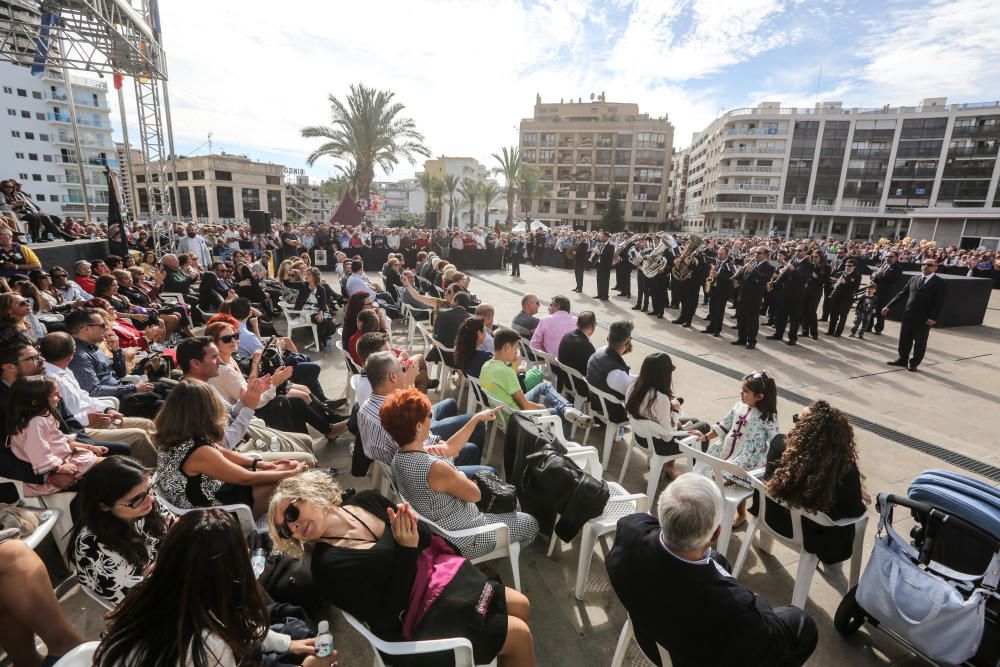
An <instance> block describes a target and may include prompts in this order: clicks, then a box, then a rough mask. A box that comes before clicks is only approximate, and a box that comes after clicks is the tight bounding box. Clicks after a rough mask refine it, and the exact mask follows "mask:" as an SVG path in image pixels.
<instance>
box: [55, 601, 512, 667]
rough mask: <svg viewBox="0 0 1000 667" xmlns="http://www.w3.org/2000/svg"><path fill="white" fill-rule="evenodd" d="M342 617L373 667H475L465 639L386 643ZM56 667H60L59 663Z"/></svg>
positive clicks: (358, 622)
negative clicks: (448, 659) (430, 663)
mask: <svg viewBox="0 0 1000 667" xmlns="http://www.w3.org/2000/svg"><path fill="white" fill-rule="evenodd" d="M341 613H342V614H343V615H344V619H345V620H346V621H347V623H348V624H349V625H350V626H351V627H352V628H354V629H355V630H357V631H358V633H360V634H361V636H362V637H364V639H365V641H367V642H368V644H369V645H370V646H371V647H372V652H373V653H374V654H375V662H374V667H385V663H384V662H383V661H382V656H381V655H379V651H381V652H382V653H385V654H386V655H419V654H424V653H437V652H439V651H451V652H453V653H454V654H455V658H454V665H455V667H476V663H475V660H473V653H472V642H470V641H469V640H468V639H466V638H465V637H452V638H450V639H425V640H423V641H411V642H387V641H384V640H382V639H379V638H378V637H376V636H375V634H374V633H373V632H372V631H371V630H369V629H368V626H366V625H365V624H364V623H362V622H361V621H359V620H358V619H356V618H354V617H353V616H351V615H350V614H348V613H347V612H346V611H343V610H341ZM77 664H79V665H83V664H88V665H89V663H76V664H73V665H68V666H67V667H76V665H77ZM496 664H497V661H496V659H494V660H493V661H492V662H490V663H489V664H488V665H485V666H483V667H496ZM56 667H61V663H60V664H59V665H57V666H56Z"/></svg>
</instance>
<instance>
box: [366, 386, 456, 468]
mask: <svg viewBox="0 0 1000 667" xmlns="http://www.w3.org/2000/svg"><path fill="white" fill-rule="evenodd" d="M384 402H385V396H379V395H378V394H372V395H371V397H370V398H369V399H368V400H367V401H365V402H364V404H363V405H362V406H361V409H360V410H358V428H359V429H360V431H361V446H362V447H363V448H364V450H365V456H367V457H368V458H370V459H371V460H372V461H381V462H382V463H384V464H386V465H392V459H393V458H394V457H395V456H396V452H398V451H399V445H397V444H396V441H395V440H393V439H392V436H391V435H389V433H388V432H386V430H385V429H384V428H382V417H381V416H380V415H379V411H380V410H381V409H382V404H383V403H384ZM440 440H441V438H439V437H438V436H436V435H434V434H431V435H430V437H428V438H427V440H426V441H424V447H427V446H429V445H434V444H437V443H438V442H440Z"/></svg>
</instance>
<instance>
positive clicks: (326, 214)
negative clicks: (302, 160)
mask: <svg viewBox="0 0 1000 667" xmlns="http://www.w3.org/2000/svg"><path fill="white" fill-rule="evenodd" d="M284 172H285V191H286V199H287V203H286V205H285V207H286V209H287V215H288V219H289V220H291V221H293V222H299V221H303V222H316V223H320V222H327V221H328V220H329V219H330V214H331V213H332V212H333V209H334V207H335V206H336V205H337V201H334V199H333V198H332V197H331V196H329V195H327V194H325V193H324V191H323V184H322V183H320V182H317V181H313V180H310V179H309V177H308V176H307V175H306V173H305V170H304V169H298V168H294V167H285V168H284Z"/></svg>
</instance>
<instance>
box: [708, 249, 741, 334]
mask: <svg viewBox="0 0 1000 667" xmlns="http://www.w3.org/2000/svg"><path fill="white" fill-rule="evenodd" d="M715 271H716V275H715V278H714V279H713V280H712V289H711V290H710V291H709V292H708V327H707V330H708V332H709V333H712V334H721V333H722V320H723V318H724V317H725V315H726V303H727V302H728V301H729V298H730V297H731V296H732V294H733V274H734V273H735V271H736V267H735V266H733V261H732V260H731V259H729V258H726V260H725V261H719V262H716V265H715Z"/></svg>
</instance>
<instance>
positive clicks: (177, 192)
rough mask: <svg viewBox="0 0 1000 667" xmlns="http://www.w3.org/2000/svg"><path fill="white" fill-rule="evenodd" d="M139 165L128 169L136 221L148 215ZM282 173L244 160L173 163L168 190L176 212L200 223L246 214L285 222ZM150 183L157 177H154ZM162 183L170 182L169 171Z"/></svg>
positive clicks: (206, 158) (223, 156)
mask: <svg viewBox="0 0 1000 667" xmlns="http://www.w3.org/2000/svg"><path fill="white" fill-rule="evenodd" d="M144 171H145V170H144V168H143V165H142V164H140V163H137V164H134V165H133V185H134V188H135V192H136V198H137V200H138V215H139V217H140V218H142V217H147V216H148V215H149V194H148V192H147V190H146V176H145V173H144ZM284 176H285V168H284V167H283V166H282V165H280V164H272V163H270V162H255V161H253V160H251V159H250V158H248V157H247V156H245V155H229V154H226V153H222V154H220V155H200V156H196V157H179V158H177V183H176V187H174V188H171V191H172V192H173V193H174V197H175V199H174V201H176V202H177V207H176V212H177V213H178V214H179V215H180V217H181V218H182V219H185V220H192V219H194V220H198V221H200V222H217V221H222V222H228V221H244V220H246V219H247V211H254V210H264V211H270V212H271V216H272V217H273V218H274V219H275V220H285V216H286V212H287V208H286V193H285V178H284ZM154 178H157V175H156V173H155V171H154ZM167 178H168V179H173V174H172V172H171V169H170V168H168V170H167Z"/></svg>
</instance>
